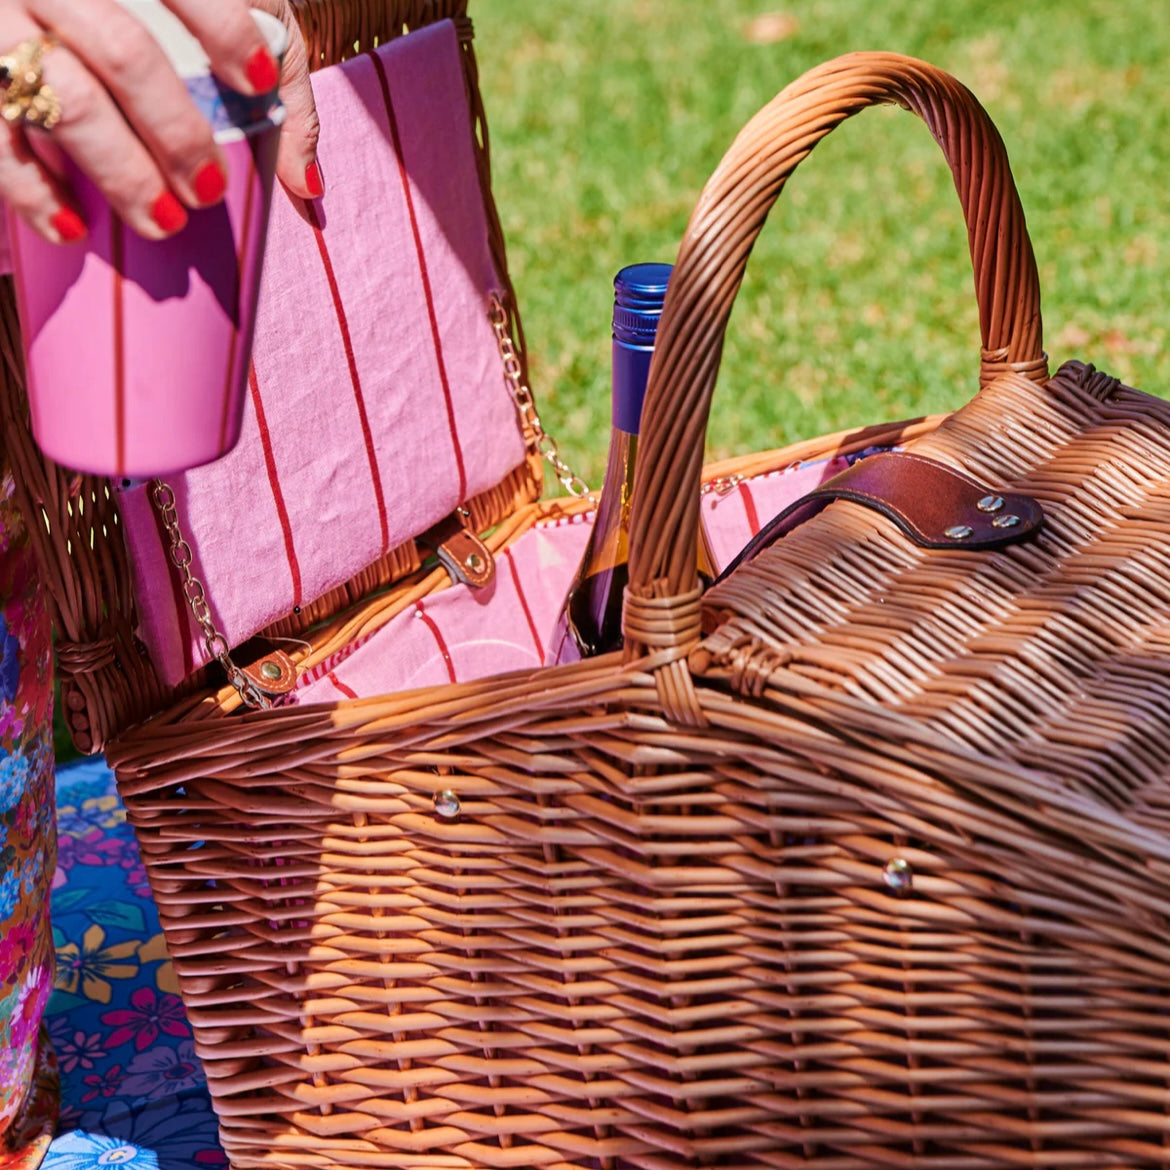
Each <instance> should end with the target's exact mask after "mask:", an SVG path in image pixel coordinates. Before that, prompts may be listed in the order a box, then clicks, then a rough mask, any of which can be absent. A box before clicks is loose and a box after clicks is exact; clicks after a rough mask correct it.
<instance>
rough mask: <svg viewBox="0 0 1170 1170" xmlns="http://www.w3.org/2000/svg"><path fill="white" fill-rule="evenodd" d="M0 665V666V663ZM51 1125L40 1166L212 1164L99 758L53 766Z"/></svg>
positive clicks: (183, 1026) (210, 1144)
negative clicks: (54, 1103)
mask: <svg viewBox="0 0 1170 1170" xmlns="http://www.w3.org/2000/svg"><path fill="white" fill-rule="evenodd" d="M0 671H2V667H0ZM57 804H58V821H57V823H58V833H59V837H58V853H57V870H56V876H55V878H54V880H53V885H54V889H53V899H52V910H53V940H54V943H55V947H56V952H57V981H56V989H55V990H54V992H53V996H52V998H51V999H50V1000H49V1005H48V1014H47V1020H48V1030H49V1035H50V1036H51V1037H52V1040H53V1047H54V1048H55V1050H56V1053H57V1061H58V1064H59V1066H60V1077H61V1118H60V1125H59V1131H58V1134H57V1136H56V1137H55V1138H54V1139H53V1142H52V1144H51V1145H50V1146H49V1149H48V1153H47V1154H46V1155H45V1159H44V1162H43V1164H42V1170H97V1168H98V1167H108V1166H118V1167H121V1168H122V1170H200V1168H201V1167H205V1168H207V1170H216V1168H217V1167H226V1166H227V1158H226V1157H225V1156H224V1153H223V1151H222V1149H221V1148H220V1146H219V1143H218V1139H217V1136H216V1132H217V1131H216V1121H215V1114H214V1113H213V1112H212V1109H211V1099H210V1097H209V1096H208V1093H207V1088H206V1082H205V1080H204V1077H203V1070H202V1067H201V1066H200V1064H199V1060H198V1058H197V1057H196V1055H195V1050H194V1045H193V1042H192V1039H191V1028H190V1025H189V1024H188V1023H187V1018H186V1015H185V1014H184V1012H183V1005H182V1003H181V1001H180V999H179V996H178V994H177V993H178V987H177V985H176V983H175V976H174V971H173V969H172V967H171V963H170V961H169V960H168V958H167V955H166V950H165V948H164V946H163V938H162V933H161V930H160V928H159V923H158V915H157V912H156V911H155V908H154V904H153V902H152V901H151V897H150V889H149V887H148V885H147V882H146V873H145V871H144V870H143V868H142V863H141V861H140V859H139V855H138V848H137V846H136V844H135V842H134V835H133V832H132V830H131V829H130V826H129V825H127V824H126V812H125V809H124V808H123V807H122V805H121V804H120V802H119V801H118V798H117V796H116V795H115V792H114V785H113V778H112V776H111V774H110V772H109V770H108V769H107V768H106V767H105V765H104V764H102V763H100V762H87V763H84V764H80V765H74V766H72V767H69V768H65V769H62V770H61V771H60V772H59V773H58V776H57Z"/></svg>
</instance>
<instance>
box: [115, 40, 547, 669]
mask: <svg viewBox="0 0 1170 1170" xmlns="http://www.w3.org/2000/svg"><path fill="white" fill-rule="evenodd" d="M460 52H461V50H460V49H459V46H458V43H457V40H456V36H455V30H454V28H453V26H452V25H451V24H450V23H449V22H443V23H440V24H437V25H433V26H430V27H428V28H426V29H422V30H419V31H417V32H414V33H411V34H410V35H409V36H407V37H403V38H400V39H398V40H395V41H393V42H391V43H390V44H388V45H386V46H383V47H382V48H380V49H378V50H377V51H376V52H375V53H370V54H364V55H362V56H361V57H358V58H356V59H354V60H352V61H348V62H346V63H345V64H343V65H340V66H336V67H333V68H329V69H325V70H322V71H320V72H318V73H316V74H315V75H314V77H313V88H314V93H315V95H316V99H317V105H318V110H319V112H320V116H321V126H322V130H321V141H320V148H319V157H320V160H321V168H322V171H323V173H324V175H325V180H326V184H327V187H328V190H327V193H326V195H325V197H324V198H323V199H321V200H318V201H316V202H315V203H312V204H304V203H301V202H300V201H298V200H293V199H292V198H290V197H288V196H287V194H286V193H285V192H284V191H283V189H278V190H277V192H276V193H275V196H274V200H273V203H274V206H273V212H272V218H271V223H270V226H269V241H268V250H267V259H266V261H265V271H264V278H263V284H262V290H261V301H260V309H259V313H258V317H257V326H256V339H255V343H254V348H253V354H252V360H253V369H252V377H251V379H250V387H249V390H250V393H249V404H248V409H247V411H246V416H245V421H244V431H243V437H242V439H241V441H240V444H239V446H238V447H237V448H236V449H235V450H234V451H233V452H232V453H231V454H230V455H228V456H227V457H225V458H224V459H221V460H220V461H218V462H217V463H214V464H211V465H209V466H207V467H202V468H197V469H195V470H194V471H190V472H188V473H186V474H185V475H180V476H175V477H172V478H171V481H170V482H171V485H172V487H173V488H174V492H175V497H176V501H177V505H178V512H179V516H180V520H181V523H182V526H183V529H184V532H185V535H186V537H187V540H188V542H189V543H190V545H191V548H192V552H193V562H192V571H193V572H194V574H195V576H196V577H198V578H199V579H200V580H201V581H202V583H203V585H204V588H205V590H206V593H207V596H208V598H209V600H210V603H211V612H212V617H213V620H214V621H215V623H216V625H217V626H218V628H219V629H221V630H222V631H223V632H224V634H225V636H226V638H227V640H228V643H229V644H230V645H237V644H239V643H240V642H242V641H244V640H246V639H247V638H249V637H250V636H251V635H252V634H254V633H255V632H256V631H257V630H259V629H261V628H263V627H264V626H266V625H268V624H269V623H270V622H272V621H274V620H276V619H277V618H280V617H283V616H285V615H286V614H288V613H290V612H293V611H294V610H295V608H296V607H298V606H302V605H305V604H307V603H308V602H310V601H312V600H314V599H315V598H317V597H319V596H321V595H322V594H323V593H326V592H327V591H328V590H329V589H331V588H333V587H334V586H336V585H338V584H340V583H342V582H344V581H346V580H348V579H349V578H350V577H352V576H353V575H354V574H355V573H357V572H359V571H360V570H361V569H362V568H364V567H365V566H367V565H369V564H370V563H372V562H373V561H375V560H376V559H377V558H378V557H379V556H381V555H382V554H383V553H385V552H386V551H388V550H389V549H390V548H392V547H394V546H395V545H398V544H400V543H402V542H403V541H404V540H407V539H409V538H410V537H412V536H415V535H417V534H418V533H419V532H422V531H423V530H425V529H426V528H428V527H429V526H430V525H431V524H433V523H434V522H435V521H437V520H439V519H441V518H442V517H443V516H445V515H447V514H448V513H449V512H451V511H452V510H453V509H454V508H455V507H457V506H458V505H459V504H460V503H462V502H464V501H465V500H466V499H468V498H470V497H472V496H474V495H476V494H477V493H479V492H481V491H483V490H485V489H487V488H488V487H490V486H491V485H492V484H495V483H498V482H499V481H500V480H501V479H503V478H504V477H505V476H506V475H507V474H508V472H509V471H511V470H512V469H513V468H515V467H516V466H518V465H519V464H520V463H521V462H522V461H523V458H524V445H523V439H522V436H521V432H520V428H519V424H518V421H517V417H516V411H515V408H514V406H513V404H512V401H511V398H510V397H509V394H508V390H507V386H506V383H505V381H504V378H503V374H502V367H501V361H500V356H499V351H498V348H497V345H496V341H495V335H494V333H493V331H492V329H491V326H490V324H489V322H488V319H487V308H488V301H489V294H490V292H491V291H492V290H493V289H496V288H498V287H499V279H498V276H497V273H496V272H495V270H494V267H493V264H492V260H491V255H490V252H489V247H488V233H487V225H486V222H485V218H484V212H483V207H482V202H481V199H480V195H479V191H480V187H479V179H478V175H477V173H476V169H475V158H474V153H473V146H472V129H471V125H470V119H469V116H468V112H467V100H466V92H465V87H464V81H463V75H462V68H461V60H460ZM120 503H121V508H122V514H123V517H124V520H125V526H126V534H127V539H128V543H129V547H130V552H131V559H132V563H133V570H134V573H135V577H136V581H135V592H136V597H137V598H138V600H139V608H140V617H141V626H142V635H143V638H144V640H145V641H146V643H147V645H148V647H149V648H150V651H151V656H152V659H153V661H154V663H155V665H156V667H157V668H158V670H159V673H160V675H161V676H162V677H163V679H164V680H165V681H166V682H167V683H171V684H173V683H175V682H177V681H179V679H181V678H182V677H183V676H185V675H186V674H188V673H190V672H191V671H192V670H193V669H195V668H197V667H198V666H200V665H202V664H203V663H204V662H205V661H206V654H205V652H204V649H203V646H202V638H201V635H200V633H199V630H198V628H197V627H196V626H195V623H194V622H193V620H192V619H191V616H190V614H189V612H188V610H187V607H186V604H185V602H184V599H183V597H182V593H181V590H180V588H179V582H178V580H177V576H176V574H175V571H174V569H173V568H172V566H171V564H170V559H169V556H168V552H167V548H166V546H165V543H164V541H163V538H162V537H163V534H162V532H161V530H160V527H159V525H158V523H157V521H156V518H155V516H154V514H153V509H152V507H151V504H150V499H149V489H148V488H147V487H146V486H145V485H130V486H128V487H126V490H124V491H123V492H122V494H121V500H120Z"/></svg>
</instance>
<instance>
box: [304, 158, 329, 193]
mask: <svg viewBox="0 0 1170 1170" xmlns="http://www.w3.org/2000/svg"><path fill="white" fill-rule="evenodd" d="M305 186H306V187H308V188H309V194H310V195H312V197H313V198H314V199H320V198H321V196H322V195H324V194H325V180H324V179H323V178H321V165H320V163H318V162H317V160H316V159H313V161H312V162H311V163H309V165H308V166H307V167H305Z"/></svg>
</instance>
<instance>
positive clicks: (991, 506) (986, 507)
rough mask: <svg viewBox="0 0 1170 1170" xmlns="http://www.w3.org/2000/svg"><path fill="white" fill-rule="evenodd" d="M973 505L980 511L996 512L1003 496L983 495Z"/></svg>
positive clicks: (1001, 505)
mask: <svg viewBox="0 0 1170 1170" xmlns="http://www.w3.org/2000/svg"><path fill="white" fill-rule="evenodd" d="M975 507H976V508H978V509H979V511H980V512H998V511H999V510H1000V508H1002V507H1003V496H984V497H983V499H981V500H980V501H979V503H977V504H976V505H975Z"/></svg>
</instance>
